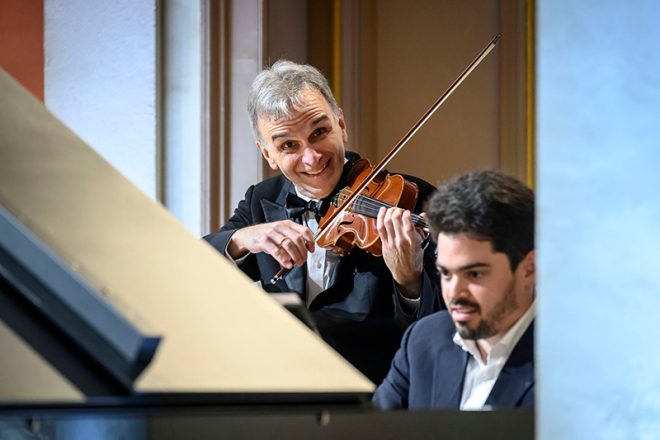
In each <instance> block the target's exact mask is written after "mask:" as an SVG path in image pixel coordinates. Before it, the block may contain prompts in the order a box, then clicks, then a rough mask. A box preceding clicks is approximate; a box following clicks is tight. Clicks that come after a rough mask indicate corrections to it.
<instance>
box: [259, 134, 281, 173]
mask: <svg viewBox="0 0 660 440" xmlns="http://www.w3.org/2000/svg"><path fill="white" fill-rule="evenodd" d="M257 148H258V149H259V151H261V154H262V155H263V157H264V159H266V162H268V165H270V167H271V168H272V169H273V170H275V171H277V169H278V167H277V162H275V160H274V159H273V157H272V156H271V154H270V151H269V150H268V148H266V147H264V146H262V145H261V143H260V142H259V141H257Z"/></svg>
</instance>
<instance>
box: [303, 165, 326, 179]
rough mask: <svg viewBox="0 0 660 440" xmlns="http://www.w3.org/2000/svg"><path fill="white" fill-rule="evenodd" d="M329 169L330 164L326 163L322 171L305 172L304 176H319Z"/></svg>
mask: <svg viewBox="0 0 660 440" xmlns="http://www.w3.org/2000/svg"><path fill="white" fill-rule="evenodd" d="M327 168H328V162H326V164H325V165H324V166H323V168H321V169H320V170H318V171H305V172H304V174H306V175H308V176H318V175H319V174H321V173H322V172H323V171H325V170H326V169H327Z"/></svg>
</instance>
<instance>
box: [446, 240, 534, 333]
mask: <svg viewBox="0 0 660 440" xmlns="http://www.w3.org/2000/svg"><path fill="white" fill-rule="evenodd" d="M436 264H437V266H438V270H439V271H440V279H441V284H442V295H443V298H444V300H445V304H446V305H447V309H448V311H449V313H450V314H451V317H452V319H453V321H454V324H455V325H456V330H457V331H458V333H459V334H460V335H461V337H463V338H464V339H486V340H489V341H490V342H491V343H495V342H497V340H499V339H500V338H501V337H502V336H503V335H504V333H506V331H507V330H509V329H510V328H511V327H512V326H513V324H515V322H516V321H517V320H518V319H519V318H520V317H521V316H522V315H523V314H524V313H525V311H527V309H528V308H529V306H530V305H531V304H532V302H533V300H534V296H533V287H534V282H535V276H536V275H535V265H534V251H530V252H529V253H528V254H527V256H526V257H525V258H524V259H523V260H522V261H521V262H520V263H519V264H518V267H517V268H516V270H515V271H513V272H512V271H511V265H510V264H509V259H508V258H507V256H506V255H505V254H503V253H500V252H494V251H493V246H492V244H491V243H490V242H489V241H479V240H474V239H472V238H470V237H469V236H468V235H467V234H464V233H458V234H450V235H448V234H444V233H440V234H438V257H437V260H436Z"/></svg>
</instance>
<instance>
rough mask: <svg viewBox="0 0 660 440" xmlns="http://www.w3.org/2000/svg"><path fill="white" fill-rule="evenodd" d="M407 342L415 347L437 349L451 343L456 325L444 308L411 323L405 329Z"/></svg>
mask: <svg viewBox="0 0 660 440" xmlns="http://www.w3.org/2000/svg"><path fill="white" fill-rule="evenodd" d="M407 333H408V335H407V344H408V346H409V347H410V346H414V347H416V348H415V349H416V350H418V349H422V350H426V349H431V348H433V349H437V348H438V347H442V346H444V345H446V344H451V345H453V344H454V342H453V338H454V333H456V327H455V326H454V322H453V321H452V319H451V316H450V315H449V313H448V312H447V311H446V310H442V311H439V312H435V313H432V314H430V315H428V316H425V317H424V318H422V319H420V320H419V321H416V322H415V323H413V324H412V325H411V326H410V327H409V329H408V331H407Z"/></svg>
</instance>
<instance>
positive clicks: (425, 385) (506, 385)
mask: <svg viewBox="0 0 660 440" xmlns="http://www.w3.org/2000/svg"><path fill="white" fill-rule="evenodd" d="M455 332H456V327H455V326H454V323H453V321H452V319H451V316H450V315H449V313H447V312H446V311H442V312H438V313H434V314H432V315H430V316H427V317H425V318H424V319H421V320H419V321H418V322H416V323H414V324H413V325H411V326H410V327H409V328H408V330H407V331H406V333H405V334H404V336H403V339H402V342H401V348H400V349H399V351H397V353H396V355H395V357H394V361H392V367H391V369H390V372H389V373H388V375H387V377H386V378H385V380H384V381H383V383H382V384H381V385H380V386H379V387H378V389H377V390H376V393H375V394H374V397H373V402H374V404H375V405H376V406H377V407H378V408H381V409H396V408H408V409H430V408H438V409H441V408H442V409H459V407H460V403H461V394H462V392H463V379H464V377H465V369H466V367H467V362H468V356H469V353H467V352H466V351H464V350H463V349H462V348H461V347H459V346H458V345H456V344H455V343H454V341H453V337H454V333H455ZM486 405H490V406H491V407H492V408H493V409H497V408H515V407H529V408H531V407H533V406H534V323H532V324H531V325H530V326H529V328H528V329H527V331H526V332H525V333H524V334H523V336H522V337H521V338H520V340H519V341H518V344H517V345H516V346H515V348H514V349H513V351H512V352H511V356H509V359H508V360H507V362H506V364H505V365H504V368H503V369H502V371H501V372H500V375H499V376H498V378H497V381H496V382H495V385H494V386H493V389H492V391H491V393H490V395H489V396H488V399H487V400H486Z"/></svg>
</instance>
